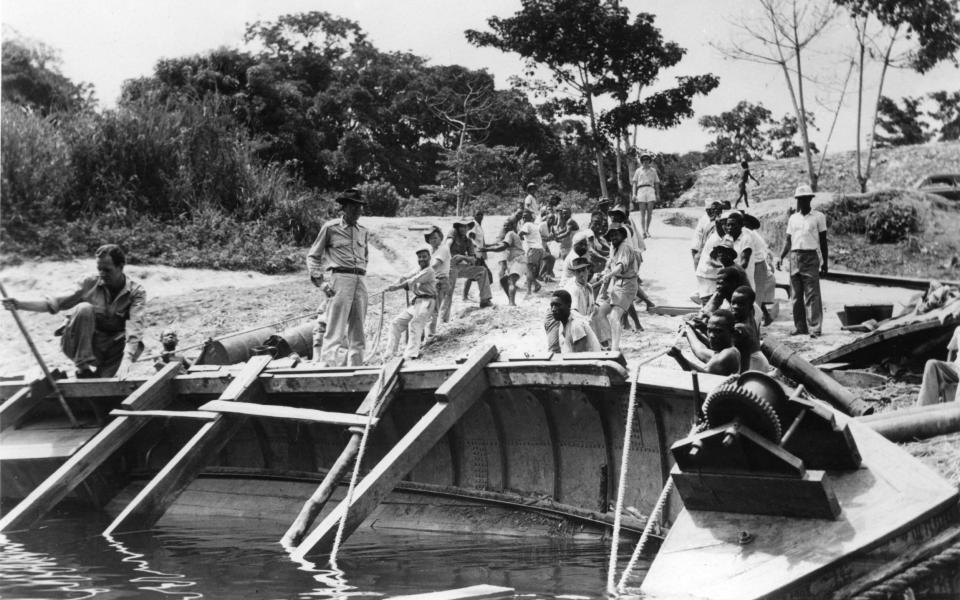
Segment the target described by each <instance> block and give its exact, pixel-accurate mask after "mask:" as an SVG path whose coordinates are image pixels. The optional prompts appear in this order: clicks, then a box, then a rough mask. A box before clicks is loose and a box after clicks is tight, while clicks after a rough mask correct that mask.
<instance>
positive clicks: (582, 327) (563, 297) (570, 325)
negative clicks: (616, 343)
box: [550, 290, 601, 354]
mask: <svg viewBox="0 0 960 600" xmlns="http://www.w3.org/2000/svg"><path fill="white" fill-rule="evenodd" d="M572 303H573V300H572V298H571V297H570V293H569V292H568V291H566V290H556V291H555V292H553V295H552V296H551V297H550V317H551V318H552V319H553V320H554V321H556V323H557V325H558V328H559V338H560V353H561V354H570V353H575V352H600V350H601V348H600V341H599V340H598V339H597V334H595V333H594V332H593V329H592V328H591V327H590V321H589V319H587V317H585V316H584V315H582V314H580V312H579V311H577V310H575V309H573V308H572V307H571V304H572Z"/></svg>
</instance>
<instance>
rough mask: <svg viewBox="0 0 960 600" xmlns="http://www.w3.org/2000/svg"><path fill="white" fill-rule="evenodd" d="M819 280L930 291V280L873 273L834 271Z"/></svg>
mask: <svg viewBox="0 0 960 600" xmlns="http://www.w3.org/2000/svg"><path fill="white" fill-rule="evenodd" d="M820 279H825V280H827V281H838V282H840V283H859V284H863V285H877V286H883V287H899V288H904V289H908V290H920V291H926V290H928V289H930V280H929V279H921V278H919V277H903V276H900V275H874V274H873V273H858V272H856V271H835V270H833V269H830V272H828V273H824V274H822V275H820ZM943 283H945V284H949V285H956V286H960V281H944V282H943Z"/></svg>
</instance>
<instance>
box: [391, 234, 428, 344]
mask: <svg viewBox="0 0 960 600" xmlns="http://www.w3.org/2000/svg"><path fill="white" fill-rule="evenodd" d="M432 253H433V248H431V247H430V246H422V247H420V248H417V266H418V267H419V268H418V269H417V270H416V271H414V272H412V273H409V274H408V275H406V276H405V277H404V278H403V279H401V280H400V281H399V282H397V283H396V284H395V285H391V286H390V287H388V288H387V291H388V292H392V291H394V290H400V289H407V290H410V291H411V292H413V303H412V304H410V306H408V307H406V308H405V309H404V310H403V311H401V313H400V314H399V315H397V317H396V318H395V319H394V320H393V323H392V324H391V327H390V338H389V340H388V341H387V355H388V356H393V355H395V354H396V353H397V347H398V346H399V345H400V334H402V333H403V332H404V331H406V332H407V347H406V349H405V350H404V351H403V357H404V358H411V359H413V358H419V357H420V340H421V338H422V337H423V330H424V328H425V327H426V326H427V323H429V322H430V318H431V317H432V316H433V312H434V307H435V305H436V302H437V275H436V272H435V271H434V270H433V268H432V267H431V266H430V255H431V254H432Z"/></svg>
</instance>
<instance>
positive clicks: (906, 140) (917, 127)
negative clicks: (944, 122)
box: [876, 96, 933, 148]
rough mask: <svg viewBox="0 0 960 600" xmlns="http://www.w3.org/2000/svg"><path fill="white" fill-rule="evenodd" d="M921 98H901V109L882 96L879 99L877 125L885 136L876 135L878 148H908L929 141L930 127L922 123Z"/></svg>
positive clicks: (895, 103)
mask: <svg viewBox="0 0 960 600" xmlns="http://www.w3.org/2000/svg"><path fill="white" fill-rule="evenodd" d="M922 100H923V99H922V98H910V97H905V98H903V107H901V106H900V105H899V104H898V103H897V102H896V101H894V100H891V99H890V98H887V97H886V96H883V97H882V98H880V105H879V108H878V111H877V113H878V116H877V125H878V126H879V127H880V129H882V130H883V132H884V133H885V134H886V135H882V134H881V133H880V132H877V134H876V144H877V147H878V148H883V147H884V146H908V145H911V144H922V143H924V142H927V141H929V140H930V137H931V136H932V135H933V134H931V133H930V132H929V131H928V129H929V128H930V126H929V125H928V124H927V123H925V122H924V121H922V120H921V119H922V117H923V111H922V109H921V106H920V102H921V101H922Z"/></svg>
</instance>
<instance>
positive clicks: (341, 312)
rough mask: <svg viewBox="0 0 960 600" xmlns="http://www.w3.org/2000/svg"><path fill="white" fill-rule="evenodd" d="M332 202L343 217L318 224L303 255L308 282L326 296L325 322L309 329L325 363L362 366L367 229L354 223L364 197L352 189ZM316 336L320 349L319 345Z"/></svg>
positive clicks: (365, 306) (315, 356)
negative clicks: (313, 240)
mask: <svg viewBox="0 0 960 600" xmlns="http://www.w3.org/2000/svg"><path fill="white" fill-rule="evenodd" d="M336 200H337V202H338V203H339V204H340V209H341V211H342V215H341V216H340V218H338V219H333V220H331V221H327V222H326V223H324V224H323V227H321V228H320V233H319V235H317V240H316V241H315V242H314V243H313V246H312V247H311V248H310V252H308V253H307V269H308V271H309V273H310V281H312V282H313V285H315V286H317V287H318V288H320V289H321V290H322V291H323V293H324V294H325V295H326V297H327V300H326V309H325V311H324V312H325V315H324V320H323V321H321V320H319V319H318V322H317V327H315V328H314V341H313V343H314V353H315V354H314V357H313V359H314V361H317V362H319V363H321V364H322V365H323V366H328V367H340V366H345V365H346V366H358V365H362V364H363V351H364V348H365V345H366V344H365V341H364V333H363V321H364V318H366V315H367V286H366V283H365V282H364V276H365V275H366V274H367V259H368V254H367V235H368V233H367V228H366V227H363V226H362V225H360V224H359V223H358V222H357V220H358V219H359V218H360V214H361V213H362V212H363V205H364V201H363V198H362V197H361V196H360V192H359V191H357V190H356V189H353V188H351V189H349V190H347V191H345V192H343V193H341V194H340V195H339V196H337V199H336ZM322 306H323V305H322V304H321V307H322ZM321 310H323V309H322V308H321ZM324 322H325V324H326V326H325V328H324V326H323V324H324ZM324 329H325V330H324ZM321 339H322V348H321V347H319V346H320V341H321ZM317 354H319V357H318V356H317Z"/></svg>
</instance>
